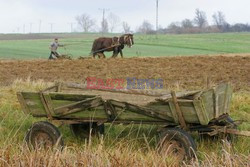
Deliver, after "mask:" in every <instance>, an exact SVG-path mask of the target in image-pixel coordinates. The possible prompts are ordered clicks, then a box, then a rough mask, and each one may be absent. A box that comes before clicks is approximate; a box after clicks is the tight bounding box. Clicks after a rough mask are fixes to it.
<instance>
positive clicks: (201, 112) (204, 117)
mask: <svg viewBox="0 0 250 167" xmlns="http://www.w3.org/2000/svg"><path fill="white" fill-rule="evenodd" d="M193 104H194V108H195V111H196V114H197V116H198V118H199V122H200V124H201V125H207V124H208V123H209V121H210V120H209V118H208V114H207V112H206V110H205V107H204V105H203V102H202V100H201V99H200V100H198V99H196V100H194V102H193Z"/></svg>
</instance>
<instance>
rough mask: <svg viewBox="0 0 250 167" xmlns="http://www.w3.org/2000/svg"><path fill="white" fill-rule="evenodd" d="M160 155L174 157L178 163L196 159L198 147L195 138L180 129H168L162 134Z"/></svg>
mask: <svg viewBox="0 0 250 167" xmlns="http://www.w3.org/2000/svg"><path fill="white" fill-rule="evenodd" d="M158 146H159V153H160V154H162V155H164V156H173V158H175V159H176V160H177V161H183V160H191V159H192V158H194V157H195V152H196V145H195V142H194V140H193V138H192V137H191V136H190V135H189V134H188V133H187V132H186V131H184V130H182V129H180V128H166V129H164V130H163V131H162V132H161V134H160V141H159V145H158Z"/></svg>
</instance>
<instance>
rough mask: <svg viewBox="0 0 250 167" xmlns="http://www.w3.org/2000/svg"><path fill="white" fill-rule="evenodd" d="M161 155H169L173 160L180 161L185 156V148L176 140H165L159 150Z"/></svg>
mask: <svg viewBox="0 0 250 167" xmlns="http://www.w3.org/2000/svg"><path fill="white" fill-rule="evenodd" d="M161 154H164V155H167V156H168V155H171V156H172V157H173V158H174V159H176V160H178V161H181V160H183V159H184V158H185V156H186V151H185V148H184V147H183V146H182V144H181V143H180V142H178V141H176V140H166V141H165V142H164V143H163V145H162V149H161Z"/></svg>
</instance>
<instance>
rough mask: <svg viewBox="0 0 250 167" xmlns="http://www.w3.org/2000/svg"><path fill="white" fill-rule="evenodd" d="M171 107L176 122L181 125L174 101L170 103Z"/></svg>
mask: <svg viewBox="0 0 250 167" xmlns="http://www.w3.org/2000/svg"><path fill="white" fill-rule="evenodd" d="M169 107H170V110H171V113H172V116H173V119H174V122H175V123H177V124H180V123H179V119H178V115H177V112H176V109H175V105H174V103H173V102H172V101H169Z"/></svg>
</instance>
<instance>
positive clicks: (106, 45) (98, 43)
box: [91, 34, 134, 58]
mask: <svg viewBox="0 0 250 167" xmlns="http://www.w3.org/2000/svg"><path fill="white" fill-rule="evenodd" d="M133 44H134V39H133V34H124V35H122V36H120V37H113V38H107V37H101V38H98V39H96V40H95V41H94V43H93V46H92V50H91V54H92V56H93V58H95V56H96V55H98V57H99V58H105V55H104V52H111V51H113V55H112V58H115V57H117V56H118V54H119V53H120V54H121V57H122V58H123V53H122V49H124V47H125V45H126V46H128V47H130V48H131V47H132V45H133Z"/></svg>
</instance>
